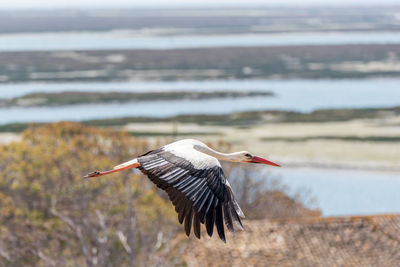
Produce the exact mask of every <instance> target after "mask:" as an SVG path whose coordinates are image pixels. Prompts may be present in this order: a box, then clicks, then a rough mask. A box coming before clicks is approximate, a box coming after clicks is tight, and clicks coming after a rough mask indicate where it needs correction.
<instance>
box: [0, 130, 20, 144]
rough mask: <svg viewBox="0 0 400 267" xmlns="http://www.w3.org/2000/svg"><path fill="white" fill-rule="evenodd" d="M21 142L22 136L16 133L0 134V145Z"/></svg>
mask: <svg viewBox="0 0 400 267" xmlns="http://www.w3.org/2000/svg"><path fill="white" fill-rule="evenodd" d="M19 140H21V136H20V135H19V134H15V133H0V145H3V144H8V143H10V142H14V141H19Z"/></svg>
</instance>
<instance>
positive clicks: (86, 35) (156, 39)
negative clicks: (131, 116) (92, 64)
mask: <svg viewBox="0 0 400 267" xmlns="http://www.w3.org/2000/svg"><path fill="white" fill-rule="evenodd" d="M343 44H400V34H399V33H398V32H329V33H327V32H305V33H297V32H295V33H269V34H218V35H163V36H157V35H144V34H137V33H135V32H133V31H108V32H53V33H15V34H1V35H0V52H6V51H55V50H118V49H182V48H205V47H235V46H245V47H249V46H298V45H343Z"/></svg>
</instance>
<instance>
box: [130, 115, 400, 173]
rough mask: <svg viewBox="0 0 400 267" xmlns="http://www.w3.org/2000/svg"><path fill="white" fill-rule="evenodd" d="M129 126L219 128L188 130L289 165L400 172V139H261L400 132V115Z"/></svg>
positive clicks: (138, 126)
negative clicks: (318, 120)
mask: <svg viewBox="0 0 400 267" xmlns="http://www.w3.org/2000/svg"><path fill="white" fill-rule="evenodd" d="M126 129H127V130H130V131H143V132H145V131H148V132H165V133H173V132H174V131H178V132H179V133H185V134H188V133H190V132H197V133H198V132H203V133H207V132H214V133H215V132H217V133H220V134H221V135H201V136H200V135H197V136H196V135H186V136H184V137H182V136H180V137H179V139H181V138H192V137H193V138H196V139H199V140H203V141H211V142H212V141H216V140H224V141H228V142H231V143H232V144H233V146H234V147H233V149H234V150H249V151H251V152H252V153H254V154H257V155H260V156H268V157H269V158H270V159H271V160H275V161H277V162H279V163H281V164H283V165H286V166H292V167H296V166H303V167H304V166H306V167H318V168H321V167H326V168H349V169H371V170H390V171H393V170H395V171H400V142H371V141H342V140H326V139H325V140H324V139H316V140H309V141H299V142H286V141H262V138H265V137H268V138H271V137H272V138H276V137H290V138H293V137H310V136H358V137H371V136H380V137H385V136H386V137H387V136H391V137H393V136H400V119H399V118H391V119H386V120H356V121H349V122H330V123H276V124H271V123H270V124H264V125H258V126H255V127H252V128H248V129H243V128H236V127H223V126H200V125H196V124H179V125H176V124H175V125H173V124H170V123H162V124H160V123H156V124H129V125H128V126H127V127H126Z"/></svg>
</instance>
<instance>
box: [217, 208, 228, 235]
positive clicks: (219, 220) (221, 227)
mask: <svg viewBox="0 0 400 267" xmlns="http://www.w3.org/2000/svg"><path fill="white" fill-rule="evenodd" d="M215 225H216V227H217V232H218V236H219V238H220V239H221V240H222V241H224V242H226V240H225V230H224V218H223V215H222V203H219V204H218V206H217V209H216V210H215Z"/></svg>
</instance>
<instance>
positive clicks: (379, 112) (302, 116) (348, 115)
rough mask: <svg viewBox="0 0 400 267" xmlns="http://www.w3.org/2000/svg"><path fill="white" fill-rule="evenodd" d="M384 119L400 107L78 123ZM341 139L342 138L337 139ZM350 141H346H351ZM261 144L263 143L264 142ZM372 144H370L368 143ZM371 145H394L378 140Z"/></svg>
mask: <svg viewBox="0 0 400 267" xmlns="http://www.w3.org/2000/svg"><path fill="white" fill-rule="evenodd" d="M387 116H400V106H399V107H393V108H384V109H382V108H381V109H380V108H363V109H321V110H316V111H314V112H311V113H301V112H292V111H274V110H272V111H271V110H270V111H248V112H234V113H230V114H193V115H192V114H189V115H177V116H172V117H168V118H158V117H124V118H113V119H96V120H86V121H82V123H83V124H85V125H91V126H97V127H119V126H124V125H127V124H129V123H155V122H179V123H196V124H200V125H218V126H234V127H240V128H246V127H251V126H254V125H259V124H263V123H286V122H301V123H307V122H335V121H350V120H354V119H379V118H385V117H387ZM43 124H46V123H10V124H5V125H0V132H21V131H23V130H25V129H26V128H28V127H29V125H43ZM341 138H343V137H341ZM351 138H352V137H350V139H351ZM265 141H267V140H266V139H265ZM368 141H372V140H368ZM375 141H397V139H393V140H378V139H376V140H375Z"/></svg>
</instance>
